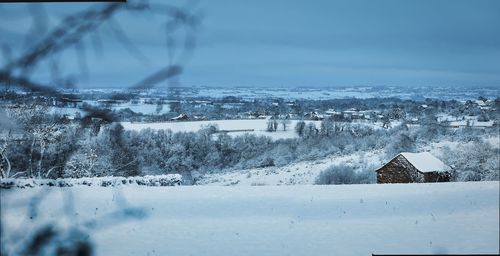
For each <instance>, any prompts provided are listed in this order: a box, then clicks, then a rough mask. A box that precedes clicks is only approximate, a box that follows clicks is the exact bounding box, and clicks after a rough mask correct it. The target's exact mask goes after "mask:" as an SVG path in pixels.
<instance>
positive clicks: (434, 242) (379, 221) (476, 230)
mask: <svg viewBox="0 0 500 256" xmlns="http://www.w3.org/2000/svg"><path fill="white" fill-rule="evenodd" d="M45 189H47V188H45ZM41 190H42V188H33V189H12V190H1V199H2V200H1V206H2V208H1V209H2V215H1V216H2V218H3V221H4V222H3V223H4V225H3V227H2V228H3V230H2V233H3V235H5V236H7V237H8V238H9V239H10V240H9V241H6V242H7V243H6V245H7V246H8V248H14V247H15V245H16V243H18V242H19V241H22V239H23V238H25V237H29V231H30V230H32V228H33V226H34V225H35V224H40V222H49V221H50V222H55V223H61V222H64V221H67V220H71V221H73V223H84V222H85V221H86V220H89V219H96V220H99V219H102V218H105V216H108V214H109V213H110V212H112V211H113V210H115V209H116V207H117V202H119V201H120V200H118V198H120V197H119V195H123V196H124V197H125V198H126V199H127V201H128V204H130V205H132V206H137V207H142V209H143V210H144V211H145V213H146V217H145V218H144V219H142V220H128V221H125V222H121V223H114V222H113V219H107V221H105V222H102V223H99V222H98V223H99V224H98V225H97V227H98V229H96V230H94V229H92V230H90V231H89V232H90V235H91V236H90V239H92V240H93V241H95V242H96V252H97V255H370V254H371V253H421V254H424V253H463V254H466V253H498V251H499V217H498V216H499V208H498V205H499V197H498V194H499V184H498V182H469V183H434V184H398V185H395V184H391V185H342V186H265V187H251V186H248V187H223V186H191V187H139V186H132V185H131V186H124V187H121V189H117V188H110V187H86V186H75V187H72V188H50V189H48V190H46V191H49V193H48V194H47V197H46V198H45V199H44V200H42V201H41V203H40V210H39V215H38V216H37V217H36V218H33V219H29V218H28V217H29V215H27V213H28V206H29V205H30V204H29V199H31V198H32V197H33V196H34V195H40V194H43V193H41ZM61 192H63V193H61ZM69 192H72V195H73V198H74V200H73V202H74V207H73V208H66V212H64V211H63V210H62V209H61V208H62V202H64V200H63V199H64V198H65V197H64V196H65V195H66V196H67V195H68V193H69ZM68 216H69V217H68ZM68 223H69V222H68ZM104 224H109V225H107V226H105V225H104ZM16 235H17V236H16Z"/></svg>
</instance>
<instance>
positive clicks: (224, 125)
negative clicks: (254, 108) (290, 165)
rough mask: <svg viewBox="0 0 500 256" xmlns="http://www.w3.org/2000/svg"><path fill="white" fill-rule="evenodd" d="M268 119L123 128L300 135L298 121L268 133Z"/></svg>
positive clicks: (283, 136)
mask: <svg viewBox="0 0 500 256" xmlns="http://www.w3.org/2000/svg"><path fill="white" fill-rule="evenodd" d="M267 121H268V120H266V119H237V120H213V121H185V122H159V123H131V122H121V124H122V125H123V128H124V129H126V130H135V131H140V130H142V129H146V128H150V129H153V130H159V129H170V130H171V131H172V132H196V131H198V130H200V129H202V128H203V127H207V126H208V125H212V124H215V125H217V126H218V127H219V130H226V131H237V130H240V131H238V132H229V133H228V134H229V135H231V136H238V135H242V134H245V133H250V134H254V135H257V136H260V135H262V136H269V137H272V138H273V139H288V138H297V137H298V135H297V133H296V132H295V129H294V127H295V125H296V124H297V122H298V121H297V120H292V121H291V122H290V124H288V125H287V130H286V131H283V127H282V125H281V124H279V128H278V130H276V131H275V132H268V131H266V129H267ZM309 122H313V123H315V125H316V127H318V128H319V127H320V121H306V123H309ZM241 130H253V131H251V132H242V131H241Z"/></svg>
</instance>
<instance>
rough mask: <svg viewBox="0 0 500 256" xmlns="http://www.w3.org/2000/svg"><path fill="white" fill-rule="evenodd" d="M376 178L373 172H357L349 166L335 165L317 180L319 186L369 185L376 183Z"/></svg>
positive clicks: (367, 170)
mask: <svg viewBox="0 0 500 256" xmlns="http://www.w3.org/2000/svg"><path fill="white" fill-rule="evenodd" d="M375 181H376V176H375V172H374V171H373V170H369V169H365V170H360V171H356V170H354V168H353V167H352V166H350V165H347V164H339V165H333V166H330V167H328V168H327V169H325V170H324V171H322V172H321V173H320V174H319V175H318V177H317V178H316V182H315V183H316V184H317V185H330V184H369V183H375Z"/></svg>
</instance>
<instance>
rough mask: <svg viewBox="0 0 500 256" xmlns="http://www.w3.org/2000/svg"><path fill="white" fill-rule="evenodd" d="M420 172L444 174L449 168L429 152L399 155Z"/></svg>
mask: <svg viewBox="0 0 500 256" xmlns="http://www.w3.org/2000/svg"><path fill="white" fill-rule="evenodd" d="M400 155H402V156H403V157H404V158H406V160H408V162H410V163H411V164H412V165H413V166H414V167H415V168H417V170H419V171H420V172H444V171H450V170H451V168H450V167H449V166H448V165H446V164H445V163H443V162H441V160H439V159H437V158H436V157H435V156H433V155H432V154H431V153H429V152H422V153H401V154H400Z"/></svg>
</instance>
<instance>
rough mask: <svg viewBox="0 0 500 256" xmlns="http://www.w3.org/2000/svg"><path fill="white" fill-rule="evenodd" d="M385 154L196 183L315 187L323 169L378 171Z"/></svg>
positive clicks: (339, 158)
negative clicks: (376, 168) (345, 168)
mask: <svg viewBox="0 0 500 256" xmlns="http://www.w3.org/2000/svg"><path fill="white" fill-rule="evenodd" d="M381 154H382V152H380V151H370V152H356V153H353V154H348V155H330V156H327V157H324V158H321V159H317V160H310V161H300V162H296V163H291V164H287V165H284V166H279V167H276V166H272V167H264V168H253V169H242V170H234V171H230V172H223V173H208V174H205V175H203V176H201V177H200V178H199V179H198V181H197V182H196V184H198V185H219V186H220V185H222V186H268V185H308V184H309V185H312V184H314V183H315V181H316V178H317V177H318V175H319V174H320V173H321V172H322V171H323V170H325V169H326V168H328V167H330V166H332V165H336V164H346V165H350V166H353V167H354V169H358V168H361V169H368V170H375V167H376V166H380V165H381V164H382V159H381V157H380V156H381ZM356 167H358V168H356Z"/></svg>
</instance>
